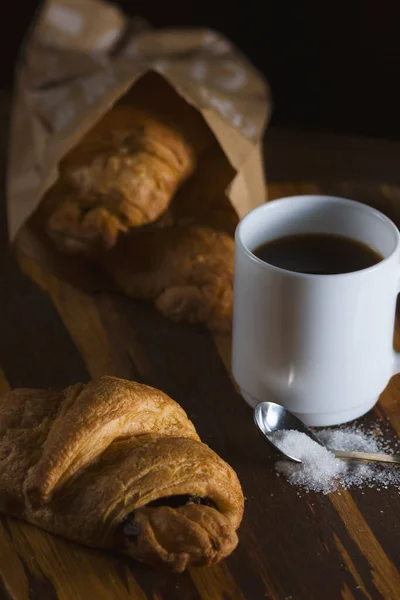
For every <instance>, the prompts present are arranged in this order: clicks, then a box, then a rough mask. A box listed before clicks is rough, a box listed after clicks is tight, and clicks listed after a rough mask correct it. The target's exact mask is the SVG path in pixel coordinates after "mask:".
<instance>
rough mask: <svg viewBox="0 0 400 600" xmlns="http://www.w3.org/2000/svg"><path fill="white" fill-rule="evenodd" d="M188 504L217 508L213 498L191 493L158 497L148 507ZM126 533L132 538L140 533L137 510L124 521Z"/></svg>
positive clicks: (174, 506) (173, 506) (171, 506)
mask: <svg viewBox="0 0 400 600" xmlns="http://www.w3.org/2000/svg"><path fill="white" fill-rule="evenodd" d="M186 504H199V505H202V506H210V507H211V508H217V506H216V504H215V502H213V500H211V498H201V497H200V496H192V495H190V494H180V495H176V496H163V497H162V498H157V500H153V501H152V502H149V503H148V504H146V507H150V508H155V507H157V506H169V507H170V508H179V507H180V506H185V505H186ZM123 528H124V535H125V536H126V537H127V538H129V539H130V540H135V539H136V538H137V537H138V535H139V533H140V528H139V525H138V524H137V522H136V519H135V511H132V512H131V513H129V515H128V516H127V517H126V519H125V520H124V523H123Z"/></svg>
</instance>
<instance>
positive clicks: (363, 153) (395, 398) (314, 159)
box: [0, 130, 400, 600]
mask: <svg viewBox="0 0 400 600" xmlns="http://www.w3.org/2000/svg"><path fill="white" fill-rule="evenodd" d="M399 163H400V144H396V143H393V142H391V143H389V142H383V141H376V140H362V139H357V138H355V139H351V138H343V137H337V136H328V135H327V136H324V135H322V134H317V133H310V132H309V133H307V132H295V133H293V132H290V131H283V130H271V131H270V132H269V134H268V136H267V146H266V164H267V173H268V179H269V195H270V198H274V197H279V196H283V195H288V194H295V193H307V192H327V193H335V194H340V195H343V196H348V197H351V198H355V199H359V200H362V201H365V202H366V203H369V204H372V205H374V206H377V207H378V208H380V209H381V210H382V211H383V212H385V213H386V214H387V215H389V216H390V217H391V218H392V219H394V220H395V221H396V222H397V223H400V169H399ZM2 247H3V248H4V247H5V230H4V227H3V229H2ZM1 256H2V259H1V280H0V285H1V287H0V393H2V392H4V391H6V390H7V389H8V388H9V387H17V386H23V387H44V388H47V387H51V388H58V389H60V388H63V387H65V386H66V385H68V384H71V383H73V382H76V381H88V380H89V379H91V378H94V377H98V376H100V375H103V374H110V375H111V374H112V375H117V376H120V377H125V378H128V379H135V380H139V381H142V382H145V383H149V384H151V385H154V386H156V387H159V388H161V389H163V390H165V391H166V392H167V393H168V394H170V395H171V396H172V397H173V398H175V399H176V400H177V401H178V402H180V403H181V404H182V406H183V407H184V408H185V409H186V410H187V412H188V413H189V416H190V418H191V419H192V420H193V421H194V423H195V425H196V427H197V429H198V432H199V434H200V435H201V437H202V439H203V440H204V441H205V442H206V443H207V444H209V445H210V446H211V447H212V448H213V449H214V450H216V451H217V452H218V453H219V454H220V455H221V456H222V457H224V458H225V459H226V460H228V461H229V462H230V463H231V464H232V466H233V467H234V468H235V469H236V471H237V472H238V474H239V477H240V479H241V482H242V485H243V489H244V493H245V496H246V499H247V500H246V509H245V517H244V521H243V524H242V526H241V529H240V544H239V547H238V548H237V550H236V551H235V552H234V553H233V555H232V556H231V557H230V558H229V559H228V560H226V561H224V562H223V563H222V564H220V565H218V566H216V567H214V568H210V569H206V568H200V569H191V570H189V572H188V573H186V574H184V575H169V574H165V573H158V572H153V571H151V570H150V569H148V568H146V567H145V566H143V565H139V564H136V563H134V562H133V561H130V560H128V559H125V558H124V557H121V556H115V555H112V554H106V553H102V552H97V551H94V550H90V549H87V548H84V547H82V546H79V545H78V544H74V543H72V542H68V541H65V540H63V539H60V538H57V537H55V536H52V535H49V534H47V533H44V532H42V531H40V530H39V529H37V528H35V527H32V526H30V525H27V524H25V523H21V522H18V521H15V520H12V519H10V518H6V517H2V518H1V519H0V575H1V587H0V597H1V598H7V599H9V598H12V599H13V600H27V599H28V598H29V599H40V600H47V599H49V600H50V599H56V598H57V599H59V600H75V599H77V600H92V599H93V600H103V599H104V600H106V599H107V600H114V599H115V600H116V599H120V600H124V599H128V598H131V599H135V600H146V599H147V600H150V599H151V600H167V599H169V600H176V599H178V600H180V599H182V600H200V599H201V600H244V599H246V600H263V599H271V600H272V599H273V600H338V599H341V598H343V600H353V599H354V600H357V599H360V600H361V599H368V600H371V599H378V598H384V599H387V600H398V599H399V598H400V574H399V571H398V567H399V564H400V537H399V536H400V495H399V490H396V489H388V490H382V491H378V490H376V489H366V490H360V489H356V490H354V491H352V492H347V491H342V492H337V493H334V494H330V495H328V496H324V495H320V494H311V493H310V494H304V493H301V494H300V495H299V494H298V490H297V489H296V488H294V487H291V486H290V485H289V484H287V483H286V482H285V481H284V480H283V479H282V478H278V477H276V475H275V473H274V469H273V455H272V452H271V451H270V449H269V447H268V446H267V445H266V444H265V443H264V442H263V441H262V440H261V439H260V437H259V436H258V435H257V433H256V432H255V429H254V426H253V423H252V413H251V410H250V409H249V407H248V406H247V405H246V404H245V402H244V401H243V400H242V399H241V397H240V396H239V394H238V393H237V391H236V390H235V387H234V385H233V383H232V380H231V378H230V375H229V347H230V340H229V339H227V338H215V339H212V338H211V336H210V335H209V334H208V333H206V332H199V331H196V330H195V329H192V328H191V327H188V326H180V325H175V324H173V323H171V322H169V321H167V320H165V319H163V318H162V317H161V316H160V315H159V314H157V313H156V312H155V311H154V310H153V309H152V308H150V307H148V306H146V305H144V304H141V303H139V302H133V301H131V300H128V299H126V298H124V297H122V296H120V295H117V294H113V293H106V292H96V293H86V292H83V291H81V290H79V289H77V288H76V287H74V286H72V285H71V284H69V283H66V282H65V281H62V280H61V279H59V278H57V277H56V276H54V275H52V274H51V273H49V272H47V271H46V270H45V269H44V268H43V267H41V266H40V265H39V264H37V263H36V262H35V261H34V260H32V259H28V258H26V257H25V258H24V257H21V258H20V259H18V260H17V258H16V257H15V255H13V254H10V253H7V252H6V250H5V249H4V250H3V252H2V255H1ZM399 400H400V377H395V378H393V379H392V381H391V382H390V384H389V386H388V388H387V389H386V391H385V392H384V394H383V395H382V397H381V400H380V402H379V404H378V406H377V407H376V408H375V409H374V410H373V411H372V412H371V413H370V414H369V415H367V416H366V417H365V418H363V419H362V422H364V423H367V424H368V423H372V422H374V421H377V420H378V421H380V423H381V428H382V430H383V431H384V435H385V436H386V437H387V438H388V439H395V437H396V436H397V435H398V434H399V433H400V402H399Z"/></svg>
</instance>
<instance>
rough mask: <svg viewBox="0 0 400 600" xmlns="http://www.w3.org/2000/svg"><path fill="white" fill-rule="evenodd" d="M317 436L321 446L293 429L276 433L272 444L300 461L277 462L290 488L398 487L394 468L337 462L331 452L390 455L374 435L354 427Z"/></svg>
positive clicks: (399, 482)
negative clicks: (342, 451)
mask: <svg viewBox="0 0 400 600" xmlns="http://www.w3.org/2000/svg"><path fill="white" fill-rule="evenodd" d="M316 436H317V437H318V438H319V439H320V441H321V442H322V443H323V444H324V446H326V447H323V446H320V445H319V444H317V443H316V442H314V441H313V440H312V439H311V438H309V437H308V436H307V435H305V434H304V433H301V432H299V431H294V430H285V431H281V432H277V433H275V434H274V436H273V440H274V443H276V445H277V446H278V447H279V448H281V449H282V450H283V451H284V452H286V453H287V454H289V455H292V456H295V457H296V458H299V459H301V460H302V462H301V463H295V462H291V461H288V460H279V461H278V462H277V464H276V470H277V473H278V474H282V475H284V476H285V477H286V479H287V480H288V481H289V482H290V483H291V484H293V485H297V486H299V487H301V488H303V489H304V490H305V491H315V492H322V493H324V494H328V493H330V492H333V491H335V490H337V489H338V488H339V487H340V488H345V489H348V488H350V487H362V486H367V487H376V488H377V490H378V491H379V490H380V489H381V488H385V489H386V488H387V487H388V486H390V485H394V486H397V487H398V488H400V469H399V468H398V467H396V466H391V465H389V466H382V465H379V464H378V463H356V462H354V461H351V462H350V461H345V460H341V459H337V458H336V457H335V456H334V454H333V453H332V452H331V451H330V450H347V451H350V452H351V451H353V452H372V453H390V452H391V450H390V447H389V446H388V444H387V443H385V442H384V441H382V440H381V439H379V438H377V437H376V436H375V435H374V434H373V433H366V432H364V431H362V430H361V429H359V428H356V427H344V428H341V429H334V430H331V429H322V430H320V431H319V432H318V433H316Z"/></svg>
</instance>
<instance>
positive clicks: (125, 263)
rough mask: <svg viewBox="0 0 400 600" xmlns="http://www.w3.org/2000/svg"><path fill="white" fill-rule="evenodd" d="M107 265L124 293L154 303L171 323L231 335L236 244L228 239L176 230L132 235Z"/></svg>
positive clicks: (110, 254)
mask: <svg viewBox="0 0 400 600" xmlns="http://www.w3.org/2000/svg"><path fill="white" fill-rule="evenodd" d="M104 265H105V268H106V270H107V271H108V272H109V273H110V274H111V276H112V277H113V278H114V280H115V282H116V284H117V285H118V286H119V287H120V288H121V290H122V291H123V292H124V293H126V294H127V295H128V296H131V297H132V298H140V299H143V300H149V301H152V302H154V304H155V306H156V308H157V309H158V310H159V311H160V312H161V313H162V314H164V315H165V316H167V317H169V318H170V319H173V320H175V321H186V322H189V323H192V324H206V325H207V326H208V327H209V328H210V329H211V330H213V331H229V330H230V328H231V323H232V306H233V273H234V241H233V238H232V237H231V236H229V235H227V234H226V233H223V232H220V231H215V230H213V229H210V228H207V227H198V226H183V225H182V226H180V225H176V226H172V227H168V228H165V229H160V230H157V231H155V230H149V231H146V232H141V233H137V234H133V235H130V236H127V237H126V238H124V239H122V240H121V241H120V242H119V243H118V244H117V245H116V246H115V248H113V249H112V250H111V251H110V252H108V253H107V255H106V256H105V257H104Z"/></svg>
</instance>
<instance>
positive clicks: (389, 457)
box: [331, 450, 400, 464]
mask: <svg viewBox="0 0 400 600" xmlns="http://www.w3.org/2000/svg"><path fill="white" fill-rule="evenodd" d="M331 452H333V454H334V455H335V456H336V458H342V459H343V460H356V461H362V462H364V461H366V462H382V463H395V464H400V455H399V454H370V453H369V452H343V451H342V450H331Z"/></svg>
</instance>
